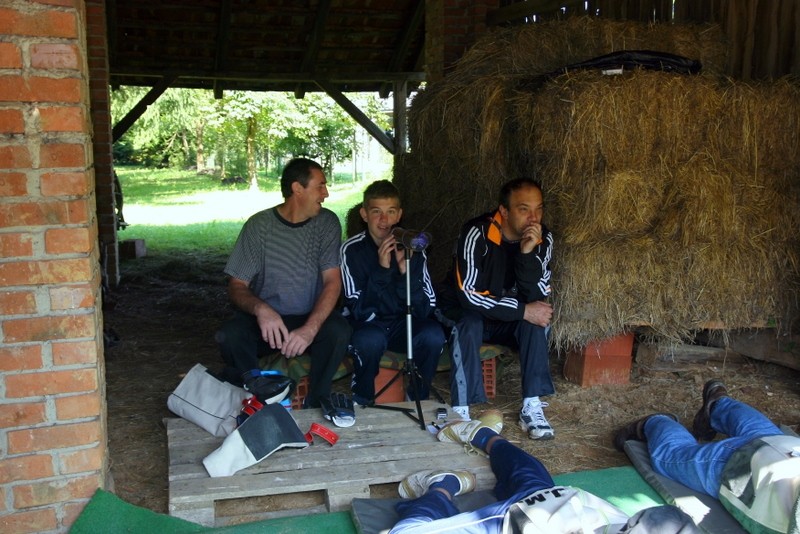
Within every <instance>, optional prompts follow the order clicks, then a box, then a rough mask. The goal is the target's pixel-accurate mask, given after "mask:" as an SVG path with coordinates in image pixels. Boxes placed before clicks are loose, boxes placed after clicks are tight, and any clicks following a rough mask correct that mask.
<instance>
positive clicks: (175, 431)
mask: <svg viewBox="0 0 800 534" xmlns="http://www.w3.org/2000/svg"><path fill="white" fill-rule="evenodd" d="M389 406H399V407H410V408H413V409H415V404H414V403H397V404H391V405H389ZM443 406H444V407H446V408H448V420H454V419H455V416H454V414H453V413H452V412H451V411H449V406H446V405H442V404H439V403H437V402H435V401H424V402H423V403H422V408H423V415H424V416H425V419H426V422H427V423H430V422H431V421H433V420H434V418H435V417H434V413H435V410H436V408H437V407H443ZM415 411H416V410H415ZM292 415H293V416H294V418H295V420H296V421H297V424H298V425H299V426H300V429H301V430H302V431H303V432H306V431H308V429H309V428H310V426H311V423H313V422H316V423H319V424H324V426H327V427H328V428H330V429H332V430H334V431H335V432H336V433H337V434H338V435H339V441H338V442H337V443H336V445H334V446H330V445H328V444H327V443H326V442H324V441H322V440H321V439H320V438H316V439H315V442H314V445H312V446H310V447H307V448H305V449H283V450H280V451H278V452H276V453H274V454H273V455H271V456H269V457H268V458H266V459H265V460H263V461H262V462H260V463H258V464H256V465H254V466H251V467H248V468H247V469H243V470H242V471H239V472H238V473H236V474H235V475H233V476H230V477H218V478H210V477H209V476H208V473H207V472H206V470H205V468H204V467H203V464H202V460H203V458H205V457H206V456H207V455H208V454H209V453H211V452H212V451H213V450H215V449H216V448H217V447H218V446H219V445H220V443H221V442H222V438H215V437H214V436H212V435H211V434H209V433H207V432H205V431H204V430H202V429H201V428H200V427H198V426H196V425H194V424H193V423H190V422H188V421H186V420H184V419H180V418H167V419H165V424H166V427H167V442H168V447H169V513H170V515H173V516H176V517H181V518H183V519H187V520H189V521H193V522H195V523H199V524H202V525H206V526H226V525H228V524H232V523H237V522H242V521H243V520H242V518H241V517H240V518H239V519H236V518H235V517H234V518H231V517H230V516H227V517H222V516H221V514H220V513H219V509H220V508H221V507H222V508H225V509H226V510H229V509H230V508H231V507H230V506H229V504H230V500H236V499H246V498H253V497H263V496H279V495H286V494H296V496H297V497H298V498H297V499H293V500H294V501H296V502H300V503H301V504H300V505H299V506H300V507H298V508H290V509H288V510H286V509H283V510H266V509H262V510H258V513H251V512H252V511H251V512H248V514H247V518H246V519H244V520H245V521H255V520H260V519H267V518H271V517H282V516H294V515H306V514H309V513H322V512H336V511H342V510H349V509H350V502H351V501H352V499H353V498H355V497H359V498H369V497H370V496H371V488H374V487H376V486H378V485H382V484H388V483H398V482H399V481H400V480H402V479H403V478H404V477H405V476H407V475H409V474H411V473H414V472H416V471H420V470H424V469H442V468H447V469H469V470H470V471H472V472H473V473H475V475H476V477H477V481H478V489H491V488H492V487H493V486H494V481H495V479H494V475H492V472H491V469H490V467H489V463H488V460H487V459H486V458H483V457H480V456H475V455H468V454H465V453H464V450H463V447H462V446H461V445H458V444H453V443H441V442H439V441H437V440H436V437H435V436H434V435H433V434H431V433H430V432H428V431H424V430H421V429H420V427H419V424H417V423H415V422H414V421H413V420H412V419H410V418H409V417H408V416H407V415H405V414H404V413H402V412H399V411H391V410H382V409H377V408H366V409H364V408H358V409H357V412H356V424H355V425H353V426H352V427H350V428H338V427H335V426H333V425H332V424H331V423H329V422H327V421H325V420H324V419H323V417H322V414H321V412H320V410H318V409H313V410H299V411H293V412H292ZM315 492H316V493H320V494H322V495H323V496H324V497H323V498H322V499H318V501H321V502H318V503H316V504H314V502H313V501H314V499H301V498H299V497H301V495H300V494H312V493H315ZM284 500H286V499H284ZM308 501H311V504H308ZM302 503H305V504H302ZM233 508H235V507H233ZM226 513H229V512H226Z"/></svg>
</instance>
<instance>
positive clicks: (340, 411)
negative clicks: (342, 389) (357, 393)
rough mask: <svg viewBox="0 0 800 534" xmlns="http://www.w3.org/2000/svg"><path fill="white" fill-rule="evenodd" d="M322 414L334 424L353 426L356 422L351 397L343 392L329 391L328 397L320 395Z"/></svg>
mask: <svg viewBox="0 0 800 534" xmlns="http://www.w3.org/2000/svg"><path fill="white" fill-rule="evenodd" d="M319 404H320V407H321V408H322V415H323V417H325V419H327V420H328V421H331V422H332V423H333V424H334V425H336V426H341V427H348V426H353V425H354V424H355V422H356V412H355V409H354V407H353V399H351V398H350V397H348V396H347V395H345V394H344V393H331V396H330V397H327V398H326V397H320V399H319Z"/></svg>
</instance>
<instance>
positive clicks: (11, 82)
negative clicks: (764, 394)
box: [0, 10, 81, 103]
mask: <svg viewBox="0 0 800 534" xmlns="http://www.w3.org/2000/svg"><path fill="white" fill-rule="evenodd" d="M1 11H2V10H0V12H1ZM2 18H3V15H2V14H1V13H0V20H2ZM0 25H2V24H0ZM2 33H3V32H2V31H0V34H2ZM80 101H81V80H80V79H78V78H43V77H39V76H31V77H30V78H23V77H22V76H0V102H66V103H78V102H80Z"/></svg>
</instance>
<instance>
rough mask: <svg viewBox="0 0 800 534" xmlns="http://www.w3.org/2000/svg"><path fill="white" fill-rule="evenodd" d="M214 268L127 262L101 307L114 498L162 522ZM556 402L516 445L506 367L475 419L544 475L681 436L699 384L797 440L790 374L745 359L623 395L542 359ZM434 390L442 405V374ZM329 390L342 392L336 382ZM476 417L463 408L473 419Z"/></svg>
mask: <svg viewBox="0 0 800 534" xmlns="http://www.w3.org/2000/svg"><path fill="white" fill-rule="evenodd" d="M224 262H225V258H224V257H216V256H213V257H209V256H207V255H203V254H198V255H197V256H196V257H188V256H186V257H180V258H178V257H169V258H164V257H154V256H148V257H144V258H139V259H135V260H127V261H125V262H123V264H122V273H123V274H122V280H121V283H120V285H119V286H118V287H116V288H114V289H113V290H112V292H111V294H110V298H108V299H107V302H108V304H107V309H106V312H105V315H104V320H105V324H106V326H107V328H110V329H111V330H112V331H113V332H114V333H115V334H116V335H117V337H118V340H117V341H116V342H115V343H114V344H113V346H112V347H110V348H109V349H108V350H107V351H106V394H107V399H108V428H109V449H110V456H111V472H112V476H113V479H114V483H115V488H114V491H115V492H116V494H117V495H118V496H119V497H121V498H122V499H124V500H126V501H128V502H130V503H133V504H136V505H139V506H144V507H146V508H149V509H151V510H154V511H156V512H162V513H165V512H167V498H168V494H167V439H166V432H165V427H164V424H163V418H165V417H171V416H173V415H172V414H171V412H170V411H169V410H168V409H167V397H168V395H169V394H170V392H171V391H172V390H174V389H175V387H176V386H177V385H178V383H179V382H180V379H181V377H182V375H183V374H184V373H186V372H187V371H188V370H189V369H190V368H191V367H192V366H193V365H194V364H195V363H202V364H204V365H206V366H207V367H209V368H214V369H215V368H218V367H219V366H220V364H221V360H220V356H219V352H218V350H217V347H216V345H215V343H214V340H213V336H214V331H215V330H216V329H217V327H218V326H219V325H220V323H221V322H222V321H223V320H225V319H226V318H227V317H228V316H229V314H230V313H231V308H230V307H229V305H228V302H227V297H226V295H225V287H224V277H223V274H222V268H223V266H224ZM551 362H552V370H553V377H554V379H555V383H556V394H555V395H554V396H552V397H550V398H548V399H547V401H548V402H549V403H550V406H549V408H547V409H546V411H545V413H546V415H547V417H548V419H549V420H550V422H551V424H552V425H553V427H554V428H555V431H556V438H555V439H554V440H552V441H547V442H533V441H530V440H528V439H527V438H526V437H525V436H524V434H522V432H521V431H520V430H519V427H518V426H517V410H518V409H519V390H520V389H519V366H518V365H517V364H516V363H515V362H513V361H510V362H506V364H505V365H504V366H503V368H502V371H501V374H500V376H499V377H498V390H499V391H498V396H497V398H496V399H494V402H492V403H490V404H487V405H486V406H485V407H490V406H493V407H496V408H499V409H501V410H503V412H504V414H505V423H506V428H505V429H504V431H503V434H504V435H505V436H506V437H507V438H508V439H511V440H512V441H515V442H517V443H519V444H520V445H521V446H522V447H523V448H524V449H526V450H527V451H529V452H531V453H532V454H534V455H535V456H537V457H539V458H540V459H541V460H542V461H543V462H544V464H545V465H546V466H547V467H548V468H549V469H550V470H551V472H552V473H553V474H560V473H567V472H572V471H580V470H585V469H600V468H605V467H613V466H621V465H628V460H627V457H626V456H625V455H624V454H622V453H619V452H617V451H616V450H615V449H614V448H613V446H612V444H611V438H612V432H613V429H615V428H617V427H618V426H620V425H622V424H624V423H626V422H628V421H630V420H631V419H634V418H638V417H640V416H642V415H646V414H648V413H651V412H656V411H669V412H672V413H675V414H676V415H678V416H679V418H680V420H681V422H683V423H684V424H689V425H690V424H691V420H692V418H693V417H694V413H695V412H696V411H697V408H698V406H699V404H700V394H701V390H702V386H703V383H704V382H705V381H706V380H708V379H710V378H714V377H719V378H722V379H723V380H725V382H726V383H727V385H728V387H729V390H730V392H731V394H732V395H734V396H736V397H737V398H739V399H742V400H745V401H747V402H749V403H750V404H752V405H754V406H756V407H757V408H759V409H760V410H762V411H763V412H764V413H766V414H767V415H768V416H769V417H771V418H772V419H773V420H774V421H776V422H779V423H783V424H786V425H789V426H791V427H793V428H794V429H795V430H798V428H800V373H798V372H796V371H792V370H790V369H787V368H785V367H781V366H778V365H774V364H769V363H764V362H760V361H757V360H749V359H744V360H742V359H733V358H731V359H728V360H725V359H717V360H713V361H712V360H704V361H699V362H698V361H694V362H691V363H684V362H678V361H673V362H666V363H665V362H657V361H656V362H643V361H638V360H637V361H635V362H634V364H633V371H632V376H631V380H630V383H629V384H626V385H609V386H594V387H591V388H582V387H580V386H578V385H576V384H573V383H570V382H568V381H566V380H565V379H564V377H563V372H562V368H563V359H561V358H559V357H558V356H557V355H553V356H552V357H551ZM435 386H436V387H437V389H438V391H439V392H440V394H441V395H442V396H443V397H444V399H445V400H447V399H448V396H449V393H448V386H447V375H446V373H439V375H437V378H436V381H435ZM336 388H337V389H340V388H341V390H342V391H344V390H346V388H347V380H346V379H345V380H340V381H338V382H337V383H336ZM481 408H483V406H480V407H473V414H474V413H476V412H477V411H479V410H480V409H481Z"/></svg>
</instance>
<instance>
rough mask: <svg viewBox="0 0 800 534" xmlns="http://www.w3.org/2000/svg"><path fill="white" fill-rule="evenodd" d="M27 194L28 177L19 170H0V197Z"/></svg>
mask: <svg viewBox="0 0 800 534" xmlns="http://www.w3.org/2000/svg"><path fill="white" fill-rule="evenodd" d="M27 194H28V177H27V176H25V174H23V173H21V172H0V197H19V196H23V195H27Z"/></svg>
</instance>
